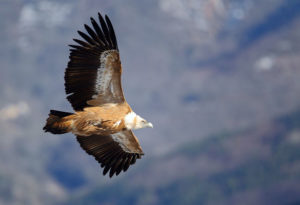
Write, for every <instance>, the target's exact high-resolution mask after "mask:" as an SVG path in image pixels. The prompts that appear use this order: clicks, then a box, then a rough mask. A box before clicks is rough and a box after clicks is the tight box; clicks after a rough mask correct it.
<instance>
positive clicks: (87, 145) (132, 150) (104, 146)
mask: <svg viewBox="0 0 300 205" xmlns="http://www.w3.org/2000/svg"><path fill="white" fill-rule="evenodd" d="M117 135H118V134H117V133H116V134H114V137H116V136H117ZM121 135H122V136H123V138H120V139H119V140H118V142H116V141H114V140H113V138H112V136H110V135H107V136H100V135H91V136H77V140H78V142H79V144H80V146H81V147H82V149H84V150H85V151H86V152H87V153H88V154H90V155H93V156H94V157H95V159H96V160H97V161H98V162H99V163H100V164H101V167H102V168H104V170H103V175H105V174H107V173H108V172H109V176H110V177H112V176H113V175H114V174H116V175H119V174H120V172H121V171H122V170H123V171H126V170H127V169H128V168H129V166H130V165H132V164H134V163H135V160H136V159H137V158H138V157H141V156H142V155H143V151H142V150H141V148H140V146H139V143H138V141H137V139H136V137H135V136H134V135H133V133H132V132H131V131H125V132H122V133H121ZM124 135H125V136H126V138H127V139H126V140H125V141H126V142H122V139H124ZM120 143H122V145H120Z"/></svg>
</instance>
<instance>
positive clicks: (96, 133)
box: [44, 13, 152, 177]
mask: <svg viewBox="0 0 300 205" xmlns="http://www.w3.org/2000/svg"><path fill="white" fill-rule="evenodd" d="M98 19H99V22H100V25H101V26H99V25H98V23H97V22H96V20H95V19H93V18H91V24H92V28H91V27H90V26H88V25H84V27H85V29H86V31H87V34H85V33H83V32H81V31H78V33H79V35H80V36H81V37H82V38H83V40H78V39H74V41H75V42H76V43H77V44H76V45H70V47H71V49H70V57H69V59H70V60H69V63H68V66H67V68H66V72H65V91H66V94H67V99H68V100H69V102H70V103H71V105H72V107H73V108H74V110H75V113H67V112H62V111H56V110H51V111H50V114H49V117H48V119H47V121H46V125H45V127H44V130H45V131H46V132H51V133H53V134H63V133H67V132H72V133H73V134H75V135H76V136H77V140H78V142H79V143H80V146H81V147H82V148H83V149H84V150H85V151H86V152H87V153H88V154H90V155H93V156H94V157H95V159H96V160H97V161H98V162H99V163H100V164H101V167H103V168H104V170H103V174H104V175H105V174H106V173H108V172H109V176H110V177H112V176H113V175H114V174H116V175H118V174H119V173H120V172H121V171H122V170H123V171H126V170H127V169H128V167H129V166H130V165H131V164H134V163H135V161H136V159H139V158H141V155H143V154H144V153H143V151H142V149H141V147H140V145H139V141H138V139H137V138H136V137H135V136H134V134H133V132H132V131H131V130H132V129H139V128H143V127H152V124H151V123H149V122H147V121H146V120H144V119H143V118H141V117H140V116H138V115H136V114H135V113H134V112H133V111H132V109H131V108H130V106H129V105H128V103H127V102H126V100H125V98H124V95H123V90H122V85H121V74H122V66H121V61H120V56H119V50H118V45H117V40H116V37H115V32H114V29H113V27H112V24H111V22H110V20H109V18H108V17H107V16H105V20H104V19H103V17H102V16H101V15H100V13H98Z"/></svg>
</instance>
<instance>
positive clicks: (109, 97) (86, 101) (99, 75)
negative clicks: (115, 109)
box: [65, 13, 125, 111]
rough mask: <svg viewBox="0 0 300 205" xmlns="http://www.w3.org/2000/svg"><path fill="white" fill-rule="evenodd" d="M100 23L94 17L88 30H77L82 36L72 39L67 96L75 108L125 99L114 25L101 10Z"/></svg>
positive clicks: (66, 86) (67, 70)
mask: <svg viewBox="0 0 300 205" xmlns="http://www.w3.org/2000/svg"><path fill="white" fill-rule="evenodd" d="M98 17H99V23H100V25H101V26H99V25H98V23H97V22H96V21H95V20H94V19H93V18H91V23H92V27H90V26H88V25H86V24H85V25H84V27H85V29H86V31H87V33H84V32H82V31H78V34H79V35H80V36H81V37H82V40H79V39H73V40H74V41H75V42H76V43H77V44H76V45H70V47H71V49H70V57H69V63H68V66H67V68H66V72H65V90H66V94H67V99H68V100H69V102H70V103H71V104H72V106H73V108H74V109H75V110H76V111H78V110H83V109H84V108H85V107H88V106H98V105H101V104H105V103H121V102H123V101H125V99H124V96H123V91H122V85H121V73H122V68H121V62H120V56H119V51H118V45H117V40H116V36H115V32H114V29H113V27H112V24H111V22H110V20H109V18H108V17H107V16H106V17H105V20H104V19H103V17H102V16H101V14H100V13H98Z"/></svg>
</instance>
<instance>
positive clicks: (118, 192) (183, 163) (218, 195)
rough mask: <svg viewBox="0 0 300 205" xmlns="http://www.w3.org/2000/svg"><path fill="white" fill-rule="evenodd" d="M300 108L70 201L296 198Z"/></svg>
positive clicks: (299, 168)
mask: <svg viewBox="0 0 300 205" xmlns="http://www.w3.org/2000/svg"><path fill="white" fill-rule="evenodd" d="M299 148H300V111H296V112H293V113H291V114H289V115H285V116H282V117H280V118H278V119H276V120H274V121H271V122H268V123H265V124H261V125H259V126H257V127H252V128H249V129H246V130H242V131H238V132H237V133H220V134H218V135H215V136H211V137H209V138H207V139H206V140H202V141H200V142H194V143H191V144H186V145H184V146H181V147H179V148H178V149H176V151H174V152H170V153H168V154H166V155H164V156H163V157H161V158H158V159H156V160H154V161H152V162H149V161H148V163H145V162H144V163H143V164H142V165H140V166H139V169H137V170H135V172H134V173H131V174H130V177H129V178H127V179H126V180H125V179H123V180H118V181H116V182H115V183H112V184H111V185H108V186H107V185H106V186H100V187H95V188H93V189H91V190H90V191H87V192H86V193H85V194H82V195H80V196H79V197H75V198H74V199H73V200H71V201H69V202H68V203H66V204H99V203H100V204H270V203H272V204H297V203H299V202H300V195H299V193H300V192H299V190H300V189H299V188H300V185H299V180H300V175H299V171H300V166H299V160H300V149H299Z"/></svg>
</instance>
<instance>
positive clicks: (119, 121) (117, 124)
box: [113, 120, 122, 127]
mask: <svg viewBox="0 0 300 205" xmlns="http://www.w3.org/2000/svg"><path fill="white" fill-rule="evenodd" d="M121 122H122V120H118V121H117V122H115V123H114V125H113V127H118V126H119V125H120V123H121Z"/></svg>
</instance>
